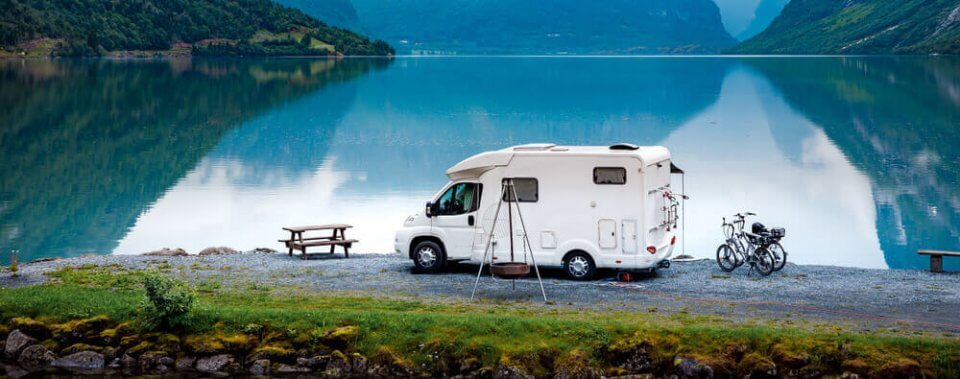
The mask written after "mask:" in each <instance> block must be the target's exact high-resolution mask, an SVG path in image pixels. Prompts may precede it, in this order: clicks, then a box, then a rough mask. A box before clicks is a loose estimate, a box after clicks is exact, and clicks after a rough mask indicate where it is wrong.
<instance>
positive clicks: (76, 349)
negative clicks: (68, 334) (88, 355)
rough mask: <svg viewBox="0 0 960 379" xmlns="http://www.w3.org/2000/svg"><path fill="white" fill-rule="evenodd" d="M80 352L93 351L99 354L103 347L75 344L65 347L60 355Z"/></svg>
mask: <svg viewBox="0 0 960 379" xmlns="http://www.w3.org/2000/svg"><path fill="white" fill-rule="evenodd" d="M47 349H48V350H50V348H47ZM81 351H95V352H98V353H100V352H103V347H102V346H96V345H88V344H85V343H82V342H81V343H75V344H73V345H70V346H67V347H66V348H64V349H63V350H62V351H60V355H70V354H74V353H79V352H81Z"/></svg>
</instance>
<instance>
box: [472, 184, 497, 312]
mask: <svg viewBox="0 0 960 379" xmlns="http://www.w3.org/2000/svg"><path fill="white" fill-rule="evenodd" d="M504 187H506V186H504ZM501 191H502V189H501ZM501 205H503V196H500V201H499V202H498V203H497V211H496V212H494V213H493V225H490V235H489V236H487V246H486V247H484V248H483V258H480V270H478V271H477V281H476V282H474V283H473V292H471V293H470V301H473V297H474V296H475V295H476V294H477V287H479V286H480V275H481V274H483V264H484V263H485V262H486V261H487V253H488V252H489V251H490V245H491V244H492V243H493V232H494V231H496V230H497V219H498V218H500V206H501ZM480 225H481V227H482V226H483V219H482V218H481V219H480ZM491 254H492V253H491Z"/></svg>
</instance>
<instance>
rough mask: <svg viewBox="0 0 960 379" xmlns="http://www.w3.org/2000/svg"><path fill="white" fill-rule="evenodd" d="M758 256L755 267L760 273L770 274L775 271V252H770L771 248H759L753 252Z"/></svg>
mask: <svg viewBox="0 0 960 379" xmlns="http://www.w3.org/2000/svg"><path fill="white" fill-rule="evenodd" d="M753 253H754V254H756V256H757V261H756V262H754V264H753V268H755V269H757V272H759V273H760V275H763V276H768V275H770V274H772V273H773V271H774V266H776V263H774V260H773V254H771V253H770V250H767V248H765V247H761V248H757V251H754V252H753Z"/></svg>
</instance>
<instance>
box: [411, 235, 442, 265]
mask: <svg viewBox="0 0 960 379" xmlns="http://www.w3.org/2000/svg"><path fill="white" fill-rule="evenodd" d="M445 262H446V256H445V255H444V254H443V249H441V248H440V245H439V244H437V243H436V242H433V241H423V242H420V243H418V244H417V245H416V246H414V248H413V264H414V266H416V267H417V270H418V271H420V272H427V273H436V272H439V271H440V269H441V268H443V265H444V263H445Z"/></svg>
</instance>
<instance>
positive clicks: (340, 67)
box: [0, 60, 383, 261]
mask: <svg viewBox="0 0 960 379" xmlns="http://www.w3.org/2000/svg"><path fill="white" fill-rule="evenodd" d="M382 65H383V63H376V61H362V62H351V63H350V64H340V63H338V62H337V61H332V60H263V61H249V60H248V61H236V60H205V61H190V60H157V61H135V62H127V61H112V60H52V61H51V60H26V61H9V60H8V61H0V104H2V105H3V106H2V109H0V125H2V128H0V147H2V148H0V162H3V164H2V165H0V249H2V250H0V251H3V252H4V254H2V256H3V258H0V259H2V260H3V261H6V260H7V254H6V252H7V251H8V250H9V249H14V248H16V249H19V250H20V251H21V253H22V255H23V257H22V258H23V259H25V260H28V259H31V258H36V257H39V256H51V255H57V256H74V255H78V254H83V253H106V252H110V251H113V250H114V249H115V247H116V246H117V242H118V241H119V240H120V239H122V238H123V237H124V236H125V235H126V234H127V230H128V229H129V228H130V227H131V226H132V225H134V223H135V221H136V220H137V218H138V217H139V216H140V214H141V213H142V212H143V211H144V210H146V209H149V208H150V207H151V204H153V203H154V202H155V201H156V200H157V199H158V198H159V197H161V195H163V194H164V193H165V192H166V191H167V190H168V189H170V187H172V186H173V185H174V184H175V183H176V182H177V181H178V180H180V179H181V178H183V176H184V175H185V174H186V173H187V172H188V171H190V170H192V169H193V168H195V167H196V165H197V163H198V162H199V161H200V160H201V158H202V157H204V156H205V155H207V154H208V153H209V152H210V151H211V149H213V148H214V147H216V146H218V144H222V141H223V140H224V136H225V135H226V134H227V133H228V132H229V131H230V130H232V129H233V128H235V127H236V126H237V125H238V124H240V123H242V122H244V121H245V120H248V119H250V118H251V117H254V116H255V115H257V114H260V113H263V112H264V111H265V110H267V109H270V108H271V107H274V106H277V105H279V104H283V103H285V102H288V101H290V100H292V99H295V98H298V97H301V96H304V95H306V94H309V93H311V92H314V91H316V90H317V89H319V88H321V87H323V86H325V85H328V84H331V83H339V82H343V81H346V80H348V79H350V78H352V77H355V76H358V75H360V74H362V73H364V72H366V71H369V70H370V69H371V68H373V67H377V66H382ZM180 217H181V219H188V218H191V217H196V216H195V215H194V214H193V213H191V212H186V213H183V214H181V215H180ZM174 242H175V241H174ZM156 244H157V245H165V243H164V242H163V241H156Z"/></svg>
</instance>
